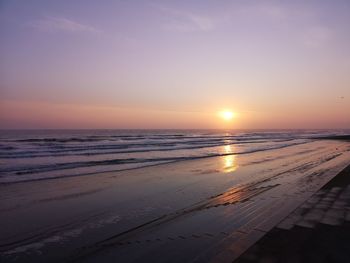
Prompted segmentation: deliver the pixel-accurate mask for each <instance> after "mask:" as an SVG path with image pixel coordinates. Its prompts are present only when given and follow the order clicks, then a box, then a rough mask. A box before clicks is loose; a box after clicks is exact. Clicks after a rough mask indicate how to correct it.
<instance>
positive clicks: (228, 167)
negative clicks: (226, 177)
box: [222, 145, 238, 173]
mask: <svg viewBox="0 0 350 263" xmlns="http://www.w3.org/2000/svg"><path fill="white" fill-rule="evenodd" d="M224 152H225V154H230V153H233V146H231V145H225V146H224ZM236 162H237V160H236V156H235V155H225V156H223V169H222V171H223V172H224V173H230V172H234V171H235V170H237V168H238V165H237V163H236Z"/></svg>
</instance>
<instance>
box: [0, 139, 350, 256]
mask: <svg viewBox="0 0 350 263" xmlns="http://www.w3.org/2000/svg"><path fill="white" fill-rule="evenodd" d="M222 147H223V148H224V147H226V148H227V145H224V146H222ZM230 147H235V146H234V145H231V146H230ZM349 163H350V144H349V142H348V141H346V140H345V141H344V140H328V139H326V140H320V139H309V140H306V141H303V143H297V144H294V143H292V144H290V145H288V146H285V147H279V148H276V149H274V148H273V147H271V149H267V150H264V151H250V152H247V153H243V154H223V155H221V156H213V157H210V156H209V157H206V158H194V159H188V160H182V161H178V162H169V163H166V164H159V165H152V166H148V167H143V168H138V169H129V170H124V171H111V172H104V173H97V174H94V175H86V176H69V177H62V178H56V179H50V180H33V181H23V182H14V183H4V184H1V185H0V195H1V199H0V209H1V218H0V225H1V228H0V237H1V238H0V255H1V261H2V262H38V261H41V262H69V261H71V262H103V261H106V262H109V261H116V260H118V262H232V261H233V260H234V259H236V258H238V257H239V256H240V255H241V254H242V253H243V252H244V251H246V249H248V248H249V247H250V246H252V245H253V244H254V243H255V242H256V241H258V240H259V239H260V238H262V237H263V236H264V235H265V234H266V233H268V232H269V231H270V230H271V229H272V228H274V227H275V226H276V225H277V224H278V223H280V222H281V221H282V220H283V219H285V218H286V217H287V216H288V215H289V214H290V213H292V212H293V211H294V210H295V209H296V208H298V207H299V206H300V205H302V204H303V203H304V202H305V201H306V200H308V199H309V198H310V197H311V196H312V195H314V194H315V193H316V192H317V191H319V190H320V189H321V188H322V187H323V186H324V185H326V184H327V183H328V182H329V181H330V180H331V179H332V178H334V177H335V176H336V175H337V174H338V173H339V172H341V171H342V170H343V169H344V168H345V167H346V166H348V165H349Z"/></svg>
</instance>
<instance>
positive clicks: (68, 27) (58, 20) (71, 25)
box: [28, 17, 99, 33]
mask: <svg viewBox="0 0 350 263" xmlns="http://www.w3.org/2000/svg"><path fill="white" fill-rule="evenodd" d="M28 25H29V26H30V27H32V28H35V29H38V30H40V31H45V32H71V33H75V32H88V33H98V32H99V30H97V29H96V28H94V27H92V26H89V25H84V24H81V23H78V22H75V21H73V20H70V19H67V18H64V17H45V18H43V19H39V20H35V21H32V22H30V23H29V24H28Z"/></svg>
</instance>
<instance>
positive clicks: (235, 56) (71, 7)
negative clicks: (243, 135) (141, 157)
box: [0, 0, 350, 129]
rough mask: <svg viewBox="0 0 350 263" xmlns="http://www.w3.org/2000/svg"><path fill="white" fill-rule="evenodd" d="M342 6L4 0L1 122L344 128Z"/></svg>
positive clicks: (349, 91)
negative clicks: (229, 113) (227, 115)
mask: <svg viewBox="0 0 350 263" xmlns="http://www.w3.org/2000/svg"><path fill="white" fill-rule="evenodd" d="M349 14H350V1H348V0H344V1H340V0H339V1H335V0H329V1H322V0H314V1H304V0H303V1H297V0H293V1H262V0H260V1H247V0H241V1H239V0H237V1H234V0H232V1H229V0H218V1H214V0H203V1H189V0H184V1H164V0H159V1H151V0H150V1H141V0H140V1H136V0H135V1H126V0H123V1H63V0H60V1H24V0H22V1H17V0H8V1H6V0H2V1H0V39H1V44H0V128H175V129H178V128H233V129H249V128H259V129H270V128H350V48H349V47H350V15H349ZM223 110H231V111H233V112H234V113H235V115H234V118H232V119H230V120H224V119H223V118H220V116H219V114H218V113H219V112H220V111H223Z"/></svg>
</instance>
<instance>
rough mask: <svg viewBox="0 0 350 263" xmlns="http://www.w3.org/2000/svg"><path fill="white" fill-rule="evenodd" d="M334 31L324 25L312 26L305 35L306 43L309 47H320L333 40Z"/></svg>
mask: <svg viewBox="0 0 350 263" xmlns="http://www.w3.org/2000/svg"><path fill="white" fill-rule="evenodd" d="M332 36H333V34H332V31H331V30H330V29H329V28H327V27H324V26H316V27H310V28H308V29H307V30H306V32H305V35H304V44H305V45H306V46H307V47H311V48H319V47H323V46H325V45H327V43H328V42H329V41H330V40H331V38H332Z"/></svg>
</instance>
